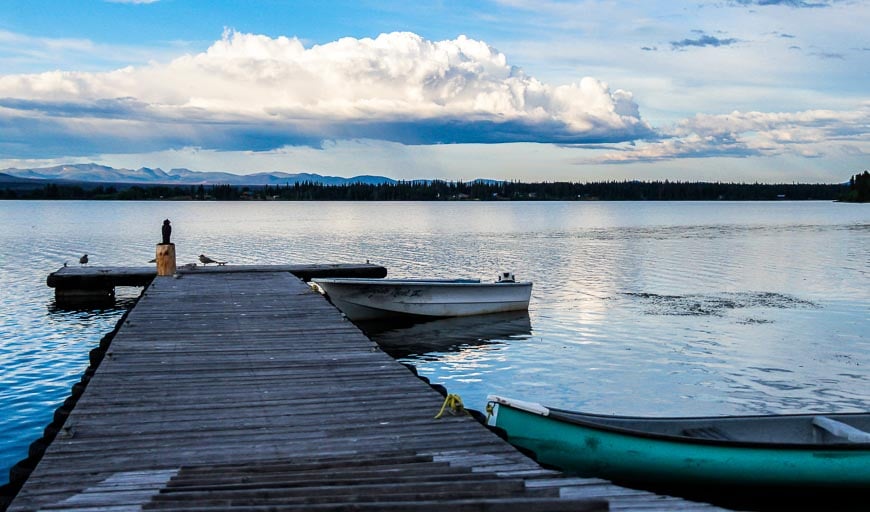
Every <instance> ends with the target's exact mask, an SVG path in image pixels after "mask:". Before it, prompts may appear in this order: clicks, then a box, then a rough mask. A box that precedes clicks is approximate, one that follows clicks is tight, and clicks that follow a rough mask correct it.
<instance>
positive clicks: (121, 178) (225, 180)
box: [0, 164, 396, 186]
mask: <svg viewBox="0 0 870 512" xmlns="http://www.w3.org/2000/svg"><path fill="white" fill-rule="evenodd" d="M3 175H7V176H11V177H12V178H13V179H11V180H10V179H9V178H7V177H4V176H3ZM21 180H41V181H49V182H67V183H69V182H84V183H123V184H134V185H135V184H138V185H237V186H238V185H288V184H289V185H292V184H294V183H300V182H306V181H307V182H313V183H321V184H323V185H345V184H349V183H365V184H373V185H378V184H382V183H387V184H394V183H396V180H394V179H391V178H386V177H384V176H368V175H364V176H354V177H352V178H342V177H339V176H321V175H320V174H313V173H298V174H289V173H286V172H259V173H254V174H245V175H240V174H232V173H229V172H200V171H191V170H190V169H170V170H169V171H168V172H167V171H164V170H163V169H150V168H148V167H141V168H139V169H115V168H114V167H108V166H105V165H97V164H74V165H58V166H55V167H40V168H36V169H17V168H9V169H3V170H0V181H5V182H21Z"/></svg>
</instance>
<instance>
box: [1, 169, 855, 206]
mask: <svg viewBox="0 0 870 512" xmlns="http://www.w3.org/2000/svg"><path fill="white" fill-rule="evenodd" d="M2 186H3V185H2V184H0V187H2ZM868 186H870V174H868V172H867V171H864V173H863V174H858V175H856V176H854V177H853V178H852V179H851V180H850V182H849V184H848V185H846V184H843V185H838V184H802V183H792V184H765V183H721V182H688V181H669V180H665V181H601V182H590V183H580V182H539V183H523V182H519V181H482V180H481V181H473V182H461V181H442V180H433V181H399V182H396V183H385V184H366V183H351V184H344V185H323V184H320V183H314V182H300V183H293V184H285V185H277V186H275V185H264V186H234V185H191V186H178V185H134V186H129V185H120V184H112V185H95V186H93V187H88V186H83V185H69V184H56V183H50V184H46V185H44V186H43V187H41V188H30V189H21V188H13V187H7V188H5V189H0V199H89V200H186V201H207V200H218V201H242V200H252V201H265V200H283V201H461V200H477V201H509V200H514V201H517V200H519V201H578V200H579V201H582V200H589V201H594V200H600V201H714V200H728V201H753V200H777V199H788V200H808V199H815V200H848V201H861V200H863V201H866V200H867V197H868V195H870V194H868ZM862 198H863V199H862Z"/></svg>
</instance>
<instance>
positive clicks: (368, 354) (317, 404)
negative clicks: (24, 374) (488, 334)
mask: <svg viewBox="0 0 870 512" xmlns="http://www.w3.org/2000/svg"><path fill="white" fill-rule="evenodd" d="M442 402H443V397H442V396H441V395H440V394H439V393H438V392H437V391H435V390H434V389H433V388H432V387H430V386H429V385H427V384H426V383H425V382H424V381H423V380H421V379H419V378H417V377H416V376H415V375H414V373H412V371H411V370H409V369H408V368H406V367H405V366H403V365H402V364H400V363H398V362H396V361H395V360H393V359H392V358H390V357H389V356H387V355H386V354H384V353H383V352H381V350H380V349H379V348H378V346H377V345H376V344H375V343H373V342H372V341H371V340H369V339H368V338H366V337H365V336H364V335H363V334H362V333H361V332H360V331H359V330H358V329H357V328H356V327H355V326H354V325H353V324H352V323H350V322H348V321H347V320H345V319H344V318H343V317H342V315H341V314H340V313H339V312H338V311H337V310H336V309H335V308H334V307H333V306H332V305H330V304H329V303H328V302H327V301H326V300H325V299H324V298H323V297H322V296H320V295H319V294H317V293H316V292H314V291H312V290H311V289H310V288H309V286H308V285H306V284H305V283H304V282H303V281H302V280H300V279H298V278H296V277H294V276H293V275H291V274H290V273H288V272H286V271H277V272H266V271H260V272H234V271H218V270H216V269H215V270H213V271H209V272H201V273H196V272H192V273H187V274H179V275H178V276H176V277H160V278H157V279H154V280H153V282H152V283H151V284H150V286H149V287H148V288H147V289H146V290H145V291H144V292H143V295H142V297H141V298H140V299H139V301H138V303H137V304H136V306H135V307H134V308H133V309H132V311H130V312H129V314H128V315H127V317H126V319H125V320H124V321H123V323H122V325H121V327H120V328H119V329H118V331H117V332H116V334H115V335H114V338H113V339H112V341H111V343H110V344H109V345H108V347H107V348H106V351H105V355H104V357H103V358H102V361H101V362H100V364H99V366H98V368H97V370H96V372H95V373H94V375H93V377H92V378H91V379H90V381H89V383H88V384H87V387H86V388H85V389H84V393H83V394H82V395H81V397H80V398H79V399H78V401H77V403H76V405H75V407H74V408H73V409H72V411H71V413H70V414H69V416H68V417H67V418H66V421H65V423H64V424H63V427H62V428H61V430H60V432H59V433H58V434H57V437H56V439H55V440H54V441H53V442H52V443H51V444H50V445H49V446H48V448H47V450H46V451H45V453H44V455H43V456H42V458H41V460H40V462H39V463H38V465H37V466H36V468H35V470H34V471H33V472H32V473H31V475H30V477H29V478H28V479H27V481H26V482H25V484H24V486H23V488H22V489H21V490H20V492H19V493H18V495H17V496H16V498H15V499H14V501H13V502H12V504H11V505H10V508H9V510H11V511H33V510H53V511H58V510H66V511H78V512H84V511H96V510H100V511H131V510H152V509H153V510H179V511H180V510H245V511H248V510H250V511H254V510H258V511H260V510H324V511H325V510H424V511H425V510H451V511H453V510H458V511H465V510H469V511H470V510H505V511H521V510H522V511H543V510H548V511H559V510H575V511H581V510H607V509H608V507H609V509H611V510H645V511H648V510H714V509H715V507H712V506H710V505H707V504H704V503H694V502H689V501H683V500H680V499H677V498H672V497H667V496H659V495H655V494H652V493H648V492H645V491H638V490H631V489H625V488H621V487H618V486H615V485H613V484H611V483H609V482H607V481H604V480H599V479H588V478H569V477H566V476H564V475H562V474H560V473H558V472H555V471H551V470H548V469H544V468H541V467H540V466H538V465H537V464H536V463H534V462H533V461H532V460H531V459H529V458H527V457H526V456H524V455H522V454H521V453H519V452H518V451H516V450H515V449H514V448H512V447H511V446H510V445H508V444H507V443H505V442H503V441H502V440H501V439H500V438H499V437H498V436H496V435H495V434H494V433H492V432H490V431H489V430H488V429H487V428H486V427H484V426H483V425H481V424H480V423H478V422H477V421H476V420H474V419H473V418H471V417H470V416H466V415H456V416H452V415H445V416H444V417H442V418H441V419H435V418H434V416H435V415H436V414H437V413H438V412H439V409H440V408H441V405H442Z"/></svg>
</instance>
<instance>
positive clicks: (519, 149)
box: [0, 0, 870, 183]
mask: <svg viewBox="0 0 870 512" xmlns="http://www.w3.org/2000/svg"><path fill="white" fill-rule="evenodd" d="M868 27H870V2H867V1H855V0H713V1H700V0H698V1H678V2H675V1H664V0H648V1H641V0H638V1H618V0H609V1H604V0H586V1H563V0H489V1H476V2H472V1H459V0H456V1H454V0H441V1H433V2H425V1H423V2H408V1H393V0H382V1H369V0H356V1H332V2H331V1H318V2H302V1H290V0H286V1H280V0H236V1H230V0H77V1H70V0H4V1H3V2H0V169H5V168H10V167H17V168H31V167H46V166H52V165H59V164H72V163H89V162H95V163H99V164H103V165H110V166H113V167H119V168H131V169H136V168H139V167H152V168H154V167H159V168H162V169H164V170H167V171H168V170H170V169H172V168H188V169H192V170H198V171H227V172H232V173H236V174H249V173H254V172H270V171H281V172H288V173H297V172H312V173H318V174H323V175H333V176H345V177H350V176H356V175H363V174H371V175H381V176H387V177H391V178H394V179H417V178H421V179H423V178H438V179H447V180H470V179H476V178H489V179H509V180H521V181H531V182H537V181H580V182H586V181H599V180H620V181H621V180H665V179H668V180H679V181H725V182H761V183H794V182H799V183H840V182H844V181H847V180H848V179H849V177H850V176H852V175H854V174H856V173H858V172H859V171H862V170H864V169H868V168H870V29H868Z"/></svg>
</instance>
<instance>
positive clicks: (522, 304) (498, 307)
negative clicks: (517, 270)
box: [311, 272, 532, 320]
mask: <svg viewBox="0 0 870 512" xmlns="http://www.w3.org/2000/svg"><path fill="white" fill-rule="evenodd" d="M311 282H312V283H314V284H315V285H316V286H317V287H318V288H319V289H320V290H321V291H322V292H323V293H325V294H326V296H327V297H328V298H329V300H331V301H332V303H333V304H334V305H335V306H336V307H337V308H338V309H340V310H341V311H342V313H344V314H345V315H346V316H347V317H348V318H349V319H351V320H372V319H376V318H388V317H393V316H420V317H451V316H470V315H484V314H488V313H501V312H505V311H523V310H527V309H529V299H530V298H531V295H532V283H530V282H519V283H518V282H516V280H515V279H514V277H513V274H511V273H510V272H503V273H502V274H500V275H499V280H498V281H496V282H494V283H482V282H480V280H479V279H354V278H333V279H312V280H311Z"/></svg>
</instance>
